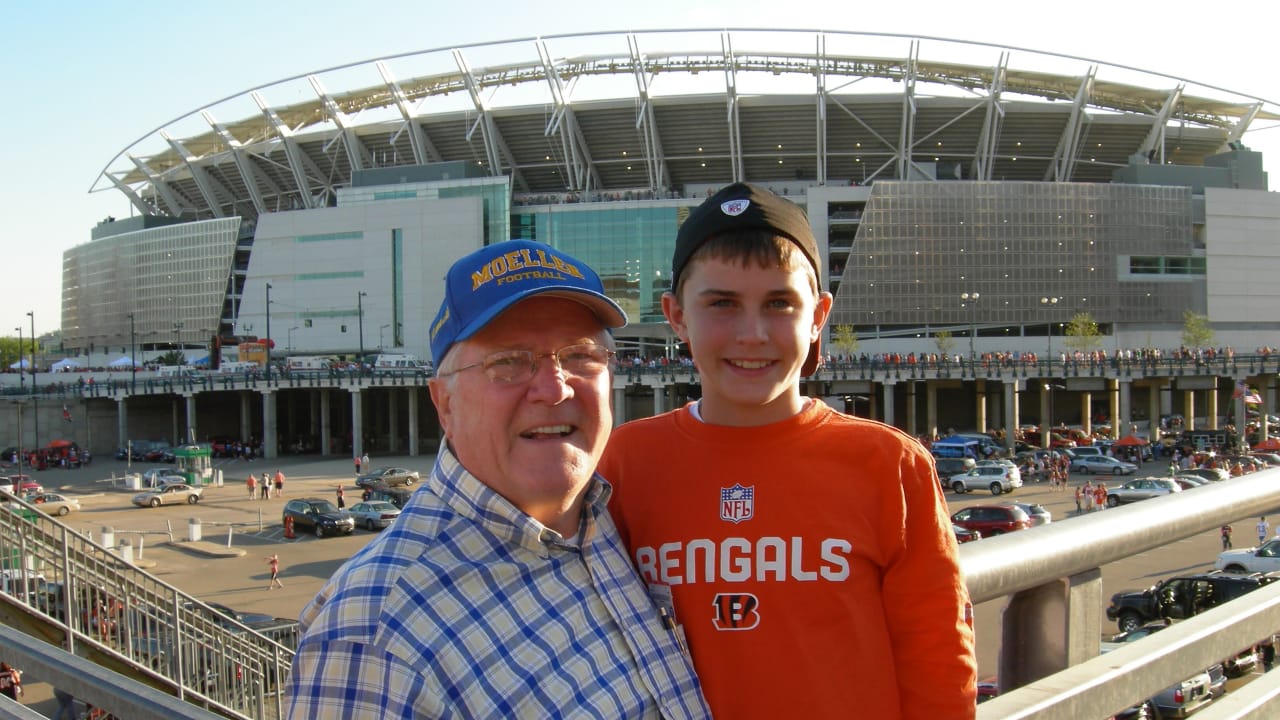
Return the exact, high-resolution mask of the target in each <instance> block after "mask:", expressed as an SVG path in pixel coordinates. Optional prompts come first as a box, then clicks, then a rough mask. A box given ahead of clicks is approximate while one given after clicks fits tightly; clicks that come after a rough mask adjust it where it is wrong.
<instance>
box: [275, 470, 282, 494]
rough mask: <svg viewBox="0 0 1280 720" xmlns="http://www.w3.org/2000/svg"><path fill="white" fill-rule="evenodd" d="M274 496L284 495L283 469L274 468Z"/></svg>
mask: <svg viewBox="0 0 1280 720" xmlns="http://www.w3.org/2000/svg"><path fill="white" fill-rule="evenodd" d="M275 482H276V497H278V498H279V497H284V471H282V470H281V469H280V468H276V477H275Z"/></svg>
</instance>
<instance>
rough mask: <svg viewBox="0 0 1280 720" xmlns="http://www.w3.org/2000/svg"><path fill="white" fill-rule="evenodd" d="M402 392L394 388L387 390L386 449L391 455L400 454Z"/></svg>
mask: <svg viewBox="0 0 1280 720" xmlns="http://www.w3.org/2000/svg"><path fill="white" fill-rule="evenodd" d="M403 393H404V391H403V390H397V389H396V388H395V387H394V386H392V387H390V388H388V389H387V396H388V397H387V447H388V448H390V449H391V453H392V454H393V455H399V454H400V449H401V448H400V397H401V396H402V395H403Z"/></svg>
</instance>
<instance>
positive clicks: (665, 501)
mask: <svg viewBox="0 0 1280 720" xmlns="http://www.w3.org/2000/svg"><path fill="white" fill-rule="evenodd" d="M599 469H600V472H601V474H603V475H604V476H605V477H606V478H607V479H608V480H609V481H610V482H611V483H613V485H614V495H613V499H612V500H611V501H610V512H611V514H612V515H613V517H614V519H615V521H616V522H617V525H618V528H619V530H620V531H621V532H622V536H623V539H624V541H625V542H626V543H627V547H628V548H629V549H630V552H631V556H632V559H633V560H634V561H635V563H636V566H637V568H638V569H639V571H640V574H641V576H642V577H643V578H644V580H645V581H646V582H647V583H648V584H650V585H651V586H663V585H665V586H667V587H669V588H670V592H671V595H672V599H673V602H674V608H675V614H676V618H677V620H678V621H679V623H681V625H682V626H683V630H684V632H685V633H686V635H687V637H688V643H689V649H690V652H691V653H692V656H693V661H694V666H695V667H696V668H697V671H698V675H699V677H700V678H701V681H702V685H703V690H704V693H705V694H706V698H707V701H708V703H709V704H710V706H711V709H712V712H713V714H714V715H715V716H716V717H720V718H730V719H732V720H740V719H742V718H780V717H809V718H824V717H849V716H850V714H851V713H853V714H856V715H857V716H858V717H868V718H877V720H892V719H893V718H930V719H933V718H969V717H973V715H974V713H975V694H976V676H977V671H976V662H975V660H974V645H973V630H972V626H971V618H972V611H971V608H970V607H969V605H968V595H967V593H966V591H965V588H964V585H963V584H962V581H961V577H960V572H959V567H958V564H957V561H956V544H955V538H954V536H953V534H952V531H951V525H950V520H949V518H948V516H947V514H946V509H945V505H944V504H943V502H942V497H941V493H940V491H939V489H938V484H937V482H936V480H934V475H933V471H932V463H931V459H930V458H929V456H928V454H927V453H926V452H925V451H924V449H923V448H922V447H921V446H920V445H919V443H917V442H916V441H915V440H913V439H912V438H910V437H909V436H907V435H905V434H904V433H902V432H900V431H898V430H896V429H894V428H891V427H889V426H887V425H883V424H881V423H877V422H874V421H870V420H864V419H860V418H855V417H850V416H847V415H843V414H841V413H837V412H835V411H834V410H832V409H830V408H829V407H827V406H826V405H825V404H823V403H822V402H820V401H813V402H811V403H810V405H809V407H808V408H807V409H806V410H805V411H804V412H802V413H801V414H799V415H797V416H795V417H793V418H791V419H789V420H787V421H784V422H781V423H775V424H772V425H766V426H761V427H747V428H741V427H726V426H718V425H707V424H704V423H702V422H700V421H699V420H697V419H696V418H695V417H693V415H692V414H691V413H690V411H689V408H688V407H686V408H683V409H680V410H676V411H674V412H670V413H667V414H664V415H660V416H657V417H653V418H646V419H643V420H637V421H634V422H630V423H627V424H625V425H623V426H622V427H620V428H617V429H616V430H615V431H614V433H613V436H612V438H611V439H610V441H609V446H608V449H607V450H606V452H605V457H604V459H603V461H602V462H601V465H600V468H599Z"/></svg>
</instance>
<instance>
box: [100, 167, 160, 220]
mask: <svg viewBox="0 0 1280 720" xmlns="http://www.w3.org/2000/svg"><path fill="white" fill-rule="evenodd" d="M102 176H103V177H105V178H106V179H108V180H110V181H111V184H112V185H115V186H116V189H117V190H119V191H120V192H122V193H124V196H125V197H127V198H129V202H130V203H132V204H133V206H134V207H136V208H138V212H140V213H142V214H143V215H154V214H155V212H156V210H157V208H156V207H154V206H153V205H151V204H150V203H148V202H147V201H146V200H143V199H142V196H141V195H139V194H138V193H137V191H136V190H134V189H133V188H131V187H129V186H128V185H127V184H125V182H124V181H123V180H121V179H120V178H118V177H116V176H115V175H112V174H111V173H102Z"/></svg>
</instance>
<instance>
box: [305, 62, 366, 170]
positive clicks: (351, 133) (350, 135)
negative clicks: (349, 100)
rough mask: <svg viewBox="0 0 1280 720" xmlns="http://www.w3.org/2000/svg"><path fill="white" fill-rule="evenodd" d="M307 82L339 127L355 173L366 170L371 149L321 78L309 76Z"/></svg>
mask: <svg viewBox="0 0 1280 720" xmlns="http://www.w3.org/2000/svg"><path fill="white" fill-rule="evenodd" d="M307 80H310V81H311V88H312V89H313V90H315V91H316V95H317V96H319V97H320V102H322V103H324V109H325V112H326V113H328V114H329V117H330V118H331V119H332V120H333V124H334V125H336V126H337V127H338V132H339V134H340V135H341V137H342V146H343V147H344V148H346V151H347V162H349V163H350V164H351V169H352V170H353V171H354V170H363V169H365V167H366V166H367V165H369V164H370V162H369V149H368V148H366V147H365V146H364V143H362V142H360V138H359V137H357V136H356V131H355V128H353V127H352V125H351V123H350V122H349V121H348V120H347V114H346V113H344V112H342V108H340V107H338V103H336V102H334V100H333V97H332V96H330V95H329V93H328V92H326V91H325V89H324V85H322V84H321V83H320V78H318V77H316V76H315V75H308V76H307Z"/></svg>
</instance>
